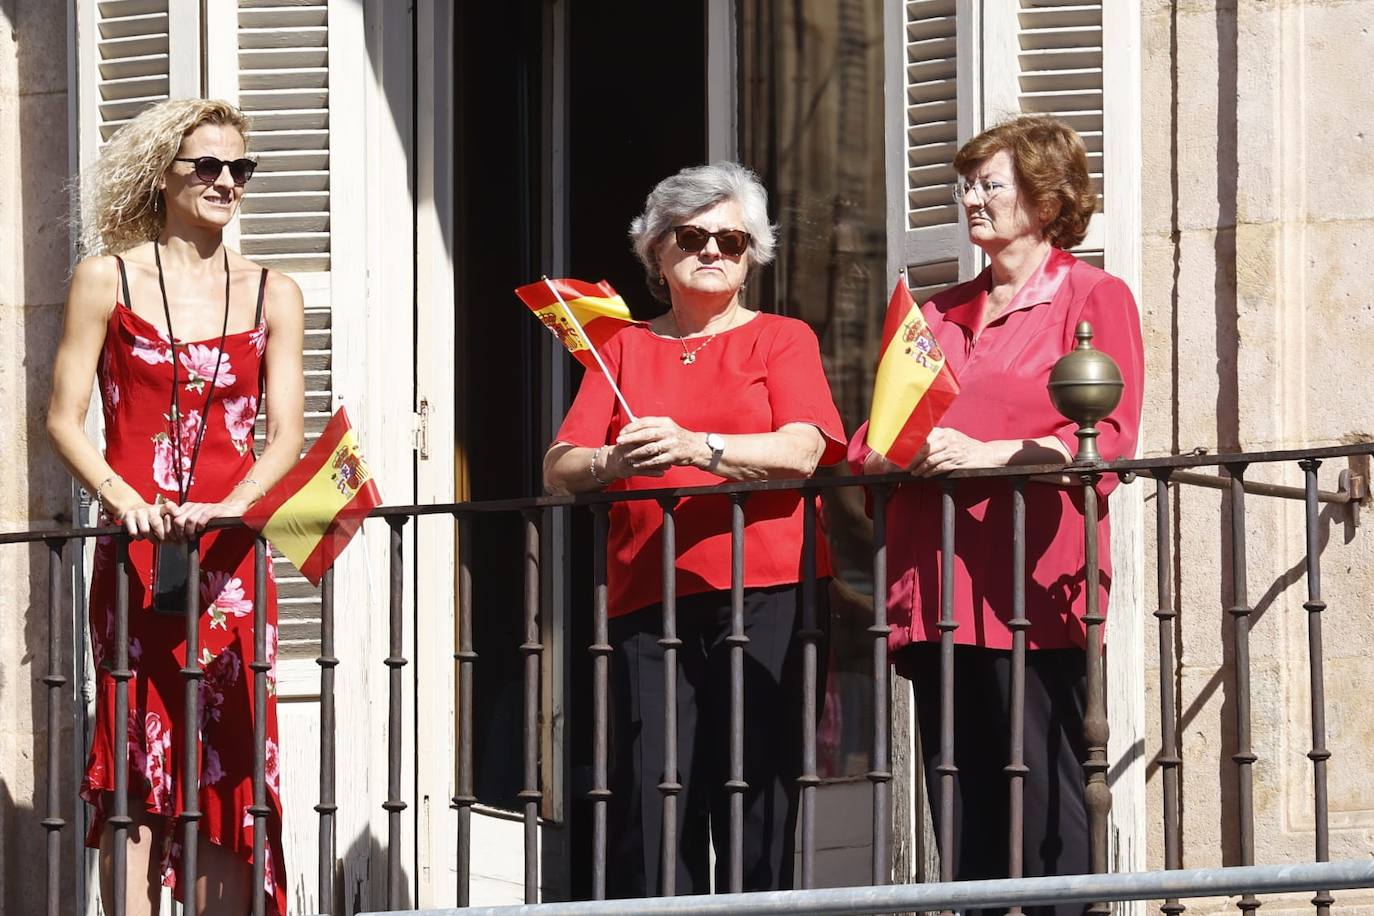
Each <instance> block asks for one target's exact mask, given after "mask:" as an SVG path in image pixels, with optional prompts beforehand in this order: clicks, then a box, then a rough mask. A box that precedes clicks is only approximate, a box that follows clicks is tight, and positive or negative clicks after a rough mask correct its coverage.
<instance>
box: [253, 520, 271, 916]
mask: <svg viewBox="0 0 1374 916" xmlns="http://www.w3.org/2000/svg"><path fill="white" fill-rule="evenodd" d="M248 667H249V669H250V670H251V671H252V672H253V804H252V805H251V806H250V807H249V808H248V813H249V814H251V815H252V816H253V916H264V913H265V911H266V904H267V891H266V887H265V884H266V882H265V878H266V875H267V871H266V862H265V859H266V856H265V855H264V850H265V848H266V845H267V844H266V833H267V815H268V814H270V813H271V811H272V809H271V808H269V807H268V806H267V672H269V671H271V670H272V665H271V663H270V662H268V661H267V542H266V541H264V540H263V539H262V538H261V537H255V538H254V539H253V661H252V662H250V663H249V665H248Z"/></svg>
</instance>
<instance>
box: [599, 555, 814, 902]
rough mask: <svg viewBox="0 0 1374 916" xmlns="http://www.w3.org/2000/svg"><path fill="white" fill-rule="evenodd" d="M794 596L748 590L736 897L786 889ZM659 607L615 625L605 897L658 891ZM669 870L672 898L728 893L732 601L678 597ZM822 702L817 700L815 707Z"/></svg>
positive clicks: (792, 810)
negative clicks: (672, 869)
mask: <svg viewBox="0 0 1374 916" xmlns="http://www.w3.org/2000/svg"><path fill="white" fill-rule="evenodd" d="M825 585H826V583H825V582H820V583H817V587H816V604H817V608H816V620H817V624H818V626H820V627H821V628H822V630H823V631H824V630H826V629H828V621H829V616H830V615H829V607H828V602H827V600H826V594H827V590H826V587H825ZM800 601H801V589H800V587H798V586H780V587H774V588H757V589H747V590H746V591H745V593H744V632H745V634H746V635H747V636H748V637H749V642H748V643H747V644H746V645H745V647H744V656H745V660H744V779H745V781H746V782H747V783H748V786H749V788H748V789H747V791H745V793H744V836H743V845H742V855H743V866H744V890H746V891H749V890H784V889H788V888H790V887H792V872H793V864H792V863H793V854H794V850H795V844H796V840H795V837H796V823H797V798H798V791H797V783H796V779H797V776H798V774H799V772H800V762H801V717H802V678H801V643H800V641H799V640H798V639H797V631H798V629H799V628H800V622H801V609H800ZM662 634H663V612H662V608H661V606H659V605H654V606H652V607H647V608H643V609H641V610H638V611H634V612H632V613H630V614H627V615H625V616H623V617H617V618H613V619H612V620H611V621H610V640H611V645H612V647H613V648H614V652H613V653H612V655H611V678H612V680H611V691H612V702H613V705H614V714H613V719H612V728H613V739H614V748H615V767H614V770H613V772H612V774H611V791H612V795H611V801H610V805H609V809H610V810H609V815H610V817H609V824H608V827H609V831H608V832H609V837H608V844H607V845H608V849H607V853H608V855H607V864H606V869H607V882H606V883H607V887H606V892H607V896H609V897H620V898H623V897H646V896H660V895H661V893H662V891H661V888H662V887H663V882H662V875H661V868H660V866H661V862H662V849H663V845H662V837H663V814H662V794H661V793H660V792H659V790H658V784H659V783H660V782H661V781H663V777H664V773H663V746H664V735H665V732H664V722H663V711H664V693H663V647H662V646H660V645H659V644H658V640H659V639H660V638H661V637H662ZM677 634H678V638H679V639H680V640H681V641H682V645H681V647H680V648H679V649H678V674H677V680H676V684H677V715H678V728H677V738H678V744H677V760H678V782H680V783H681V784H682V790H681V792H680V793H679V794H678V796H677V799H678V800H677V850H678V855H677V863H676V876H675V886H674V892H675V893H677V894H705V893H710V891H711V884H710V870H709V846H710V843H711V841H712V840H714V845H715V849H716V859H717V861H716V869H715V872H716V887H717V889H724V888H727V887H728V886H729V881H728V876H729V862H730V795H731V793H730V792H728V791H727V790H726V788H725V783H726V781H727V780H728V779H729V778H730V646H729V645H728V644H727V643H726V638H727V637H728V636H729V635H730V593H729V592H710V593H707V594H702V595H691V596H688V597H686V598H681V599H679V600H678V602H677ZM817 656H818V659H817V664H818V678H817V680H818V683H817V687H816V690H817V693H816V695H817V697H818V698H823V697H824V696H825V687H824V670H825V669H824V664H825V658H826V646H825V644H824V643H822V644H821V645H820V646H819V648H818V651H817ZM818 706H819V704H818Z"/></svg>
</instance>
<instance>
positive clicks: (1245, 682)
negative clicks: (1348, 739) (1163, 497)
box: [1226, 464, 1260, 916]
mask: <svg viewBox="0 0 1374 916" xmlns="http://www.w3.org/2000/svg"><path fill="white" fill-rule="evenodd" d="M1226 469H1227V470H1228V471H1229V472H1230V474H1231V607H1230V608H1229V609H1228V613H1229V614H1230V615H1231V619H1232V620H1233V621H1234V627H1233V630H1232V637H1233V640H1234V647H1235V666H1236V697H1235V708H1236V752H1235V753H1234V754H1232V755H1231V759H1232V760H1233V761H1235V764H1236V800H1237V802H1238V804H1239V807H1240V810H1239V811H1238V812H1237V815H1236V832H1237V835H1238V839H1239V840H1240V864H1241V865H1253V864H1254V863H1255V783H1254V778H1255V777H1254V765H1255V760H1256V759H1257V758H1256V756H1255V752H1254V749H1253V748H1252V747H1251V744H1250V614H1251V612H1252V611H1253V609H1252V608H1251V607H1250V597H1249V588H1248V585H1247V578H1246V549H1245V465H1244V464H1228V465H1227V466H1226ZM1259 905H1260V903H1259V901H1258V900H1256V899H1255V896H1254V894H1253V893H1251V892H1246V893H1245V894H1244V895H1242V896H1241V898H1240V900H1239V901H1237V903H1236V906H1237V907H1239V908H1240V911H1241V912H1242V913H1245V914H1246V916H1253V914H1254V912H1255V910H1256V909H1258V907H1259Z"/></svg>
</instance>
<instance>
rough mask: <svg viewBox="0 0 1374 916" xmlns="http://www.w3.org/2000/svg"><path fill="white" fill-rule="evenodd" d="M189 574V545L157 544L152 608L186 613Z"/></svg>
mask: <svg viewBox="0 0 1374 916" xmlns="http://www.w3.org/2000/svg"><path fill="white" fill-rule="evenodd" d="M190 576H191V545H190V544H187V543H186V542H184V541H182V542H175V541H168V542H165V543H162V544H158V545H157V548H156V550H155V557H154V561H153V582H152V586H153V610H155V611H157V612H158V613H159V614H173V615H180V614H185V613H186V585H187V581H188V580H189V579H190Z"/></svg>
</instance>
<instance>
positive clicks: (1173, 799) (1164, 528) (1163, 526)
mask: <svg viewBox="0 0 1374 916" xmlns="http://www.w3.org/2000/svg"><path fill="white" fill-rule="evenodd" d="M1154 477H1155V571H1156V576H1157V578H1156V583H1157V585H1156V589H1157V591H1158V597H1159V610H1157V611H1155V618H1156V619H1157V620H1158V621H1159V745H1160V749H1159V770H1160V779H1161V782H1162V783H1163V804H1164V867H1165V868H1168V869H1179V868H1182V867H1183V825H1182V820H1181V816H1180V815H1181V812H1180V811H1179V807H1178V800H1179V784H1178V781H1179V768H1180V767H1181V766H1182V765H1183V756H1182V751H1181V749H1180V747H1179V736H1178V705H1177V704H1178V701H1177V698H1176V696H1175V692H1174V678H1175V677H1176V676H1177V671H1176V666H1175V664H1174V620H1175V619H1176V618H1177V617H1178V611H1177V610H1176V609H1175V608H1174V602H1173V572H1174V564H1173V559H1172V555H1173V552H1172V550H1171V549H1170V544H1171V543H1172V541H1171V538H1172V534H1171V533H1170V522H1171V519H1170V516H1169V513H1170V507H1169V470H1168V469H1167V468H1164V469H1161V470H1158V471H1155V474H1154ZM1185 909H1187V907H1185V906H1184V905H1183V904H1182V903H1180V902H1179V900H1178V898H1176V897H1175V898H1170V899H1168V900H1165V901H1164V904H1163V905H1162V906H1161V907H1160V908H1159V911H1160V912H1161V913H1163V914H1164V916H1178V914H1180V913H1182V912H1183V911H1184V910H1185Z"/></svg>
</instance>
